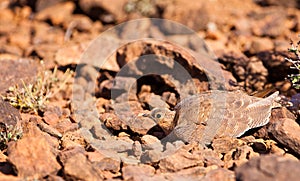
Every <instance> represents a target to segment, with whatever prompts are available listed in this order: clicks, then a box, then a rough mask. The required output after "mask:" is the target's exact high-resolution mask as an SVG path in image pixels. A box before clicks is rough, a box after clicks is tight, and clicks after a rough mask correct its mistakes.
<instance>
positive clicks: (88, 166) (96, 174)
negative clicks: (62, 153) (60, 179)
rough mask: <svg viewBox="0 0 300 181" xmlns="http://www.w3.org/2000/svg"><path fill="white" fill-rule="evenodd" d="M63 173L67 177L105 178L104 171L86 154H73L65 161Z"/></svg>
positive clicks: (77, 178)
mask: <svg viewBox="0 0 300 181" xmlns="http://www.w3.org/2000/svg"><path fill="white" fill-rule="evenodd" d="M63 165H64V169H63V174H64V176H65V177H66V178H67V179H75V180H103V178H104V177H103V175H102V173H101V172H100V171H99V170H97V169H96V168H95V167H93V165H92V163H91V162H90V161H89V160H88V159H87V158H86V156H85V155H84V154H81V153H77V154H75V155H72V156H71V157H69V158H68V159H66V160H65V162H64V163H63Z"/></svg>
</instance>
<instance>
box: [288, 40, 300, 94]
mask: <svg viewBox="0 0 300 181" xmlns="http://www.w3.org/2000/svg"><path fill="white" fill-rule="evenodd" d="M299 45H300V41H298V42H297V44H296V45H295V44H294V42H293V41H292V40H291V47H290V48H289V49H288V51H289V52H291V53H293V54H294V55H295V56H296V58H295V59H292V58H285V59H286V60H287V61H289V62H291V63H292V64H293V65H292V66H291V69H297V71H298V72H299V73H297V74H291V75H288V78H289V79H290V81H291V83H292V85H293V87H295V88H296V89H299V88H300V52H299Z"/></svg>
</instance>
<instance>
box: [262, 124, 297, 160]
mask: <svg viewBox="0 0 300 181" xmlns="http://www.w3.org/2000/svg"><path fill="white" fill-rule="evenodd" d="M268 131H269V133H271V134H272V135H273V136H274V138H275V139H276V140H277V141H278V142H280V143H281V144H282V145H284V146H285V147H286V148H288V149H289V150H290V151H292V152H293V153H294V154H296V155H300V127H299V124H298V123H297V122H296V121H295V120H293V119H289V118H280V119H278V120H277V121H276V122H273V123H271V125H270V126H269V128H268Z"/></svg>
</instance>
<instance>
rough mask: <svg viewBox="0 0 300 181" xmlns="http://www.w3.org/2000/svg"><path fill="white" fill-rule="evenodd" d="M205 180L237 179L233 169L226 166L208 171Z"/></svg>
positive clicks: (226, 180)
mask: <svg viewBox="0 0 300 181" xmlns="http://www.w3.org/2000/svg"><path fill="white" fill-rule="evenodd" d="M203 180H223V181H234V180H236V179H235V175H234V172H233V171H230V170H227V169H224V168H217V169H214V170H211V171H209V172H207V173H206V174H205V176H204V177H203Z"/></svg>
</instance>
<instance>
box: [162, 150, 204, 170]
mask: <svg viewBox="0 0 300 181" xmlns="http://www.w3.org/2000/svg"><path fill="white" fill-rule="evenodd" d="M203 161H204V160H203V156H202V155H201V154H195V155H194V154H192V153H190V152H188V151H187V150H184V149H179V150H177V151H176V152H175V153H174V154H172V155H170V156H168V157H166V158H163V159H162V160H160V162H159V168H160V170H161V172H170V171H171V172H176V171H179V170H182V169H185V168H190V167H194V166H204V162H203Z"/></svg>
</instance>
